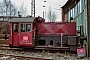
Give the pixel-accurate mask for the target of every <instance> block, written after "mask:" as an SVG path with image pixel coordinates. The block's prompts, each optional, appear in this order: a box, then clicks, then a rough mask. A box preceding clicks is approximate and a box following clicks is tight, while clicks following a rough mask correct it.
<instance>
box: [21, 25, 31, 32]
mask: <svg viewBox="0 0 90 60" xmlns="http://www.w3.org/2000/svg"><path fill="white" fill-rule="evenodd" d="M20 31H21V32H31V31H32V27H31V24H20Z"/></svg>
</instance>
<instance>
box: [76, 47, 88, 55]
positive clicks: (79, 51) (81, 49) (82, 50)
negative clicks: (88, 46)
mask: <svg viewBox="0 0 90 60" xmlns="http://www.w3.org/2000/svg"><path fill="white" fill-rule="evenodd" d="M85 53H86V50H85V48H78V49H77V54H85Z"/></svg>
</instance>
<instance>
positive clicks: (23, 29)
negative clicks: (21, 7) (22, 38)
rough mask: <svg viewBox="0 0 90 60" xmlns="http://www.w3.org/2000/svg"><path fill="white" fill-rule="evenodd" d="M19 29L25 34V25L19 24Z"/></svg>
mask: <svg viewBox="0 0 90 60" xmlns="http://www.w3.org/2000/svg"><path fill="white" fill-rule="evenodd" d="M20 28H21V29H20V30H21V32H25V24H21V26H20Z"/></svg>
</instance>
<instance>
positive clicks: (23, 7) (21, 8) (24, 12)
mask: <svg viewBox="0 0 90 60" xmlns="http://www.w3.org/2000/svg"><path fill="white" fill-rule="evenodd" d="M26 10H27V9H26V6H25V4H24V2H23V4H22V5H21V7H20V10H19V12H20V14H21V15H22V16H23V17H25V16H26V14H27V11H26Z"/></svg>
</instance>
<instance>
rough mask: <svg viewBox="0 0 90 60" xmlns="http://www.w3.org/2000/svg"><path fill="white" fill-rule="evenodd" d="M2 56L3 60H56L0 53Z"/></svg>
mask: <svg viewBox="0 0 90 60" xmlns="http://www.w3.org/2000/svg"><path fill="white" fill-rule="evenodd" d="M0 56H2V57H3V56H4V58H3V59H6V58H7V59H10V58H15V59H23V60H54V59H50V58H41V57H32V56H22V55H14V54H1V53H0ZM1 59H2V58H1Z"/></svg>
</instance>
